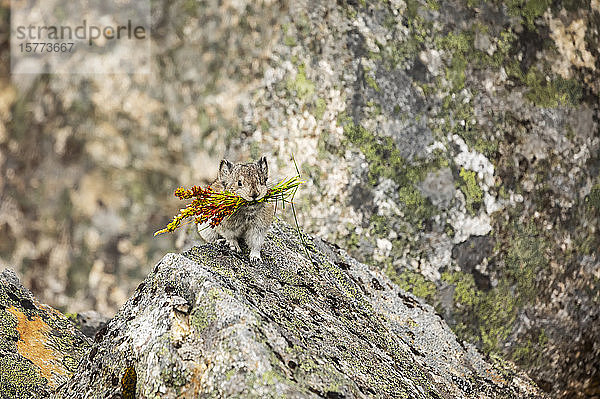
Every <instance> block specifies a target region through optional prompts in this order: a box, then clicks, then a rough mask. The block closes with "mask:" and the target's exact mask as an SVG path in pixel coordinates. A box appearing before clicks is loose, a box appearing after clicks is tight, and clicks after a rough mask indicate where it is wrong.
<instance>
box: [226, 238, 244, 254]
mask: <svg viewBox="0 0 600 399" xmlns="http://www.w3.org/2000/svg"><path fill="white" fill-rule="evenodd" d="M227 244H229V249H231V250H232V251H234V252H242V249H241V248H240V244H238V242H237V241H227Z"/></svg>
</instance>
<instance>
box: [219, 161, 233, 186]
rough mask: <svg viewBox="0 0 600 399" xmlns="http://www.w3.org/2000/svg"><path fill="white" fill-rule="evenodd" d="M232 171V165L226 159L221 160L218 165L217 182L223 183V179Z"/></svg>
mask: <svg viewBox="0 0 600 399" xmlns="http://www.w3.org/2000/svg"><path fill="white" fill-rule="evenodd" d="M231 169H233V164H232V163H231V162H229V161H228V160H226V159H223V160H221V164H220V165H219V180H221V181H223V180H224V178H225V177H226V176H227V175H229V173H230V172H231Z"/></svg>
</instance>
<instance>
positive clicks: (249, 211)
mask: <svg viewBox="0 0 600 399" xmlns="http://www.w3.org/2000/svg"><path fill="white" fill-rule="evenodd" d="M268 177H269V168H268V165H267V158H266V157H262V158H261V159H260V160H258V161H257V162H252V163H247V164H232V163H231V162H229V161H228V160H226V159H223V160H222V161H221V164H220V166H219V175H218V177H217V180H215V182H214V183H212V184H211V185H210V187H211V188H212V189H213V190H215V191H218V192H223V191H227V192H230V193H232V194H236V195H239V196H240V197H242V198H244V199H245V200H247V201H256V200H259V199H261V198H262V197H264V196H265V195H266V194H267V191H268V186H267V180H268ZM274 215H275V207H274V206H273V204H272V203H269V202H266V201H265V202H261V203H257V204H250V205H244V206H242V207H241V208H239V209H238V210H237V211H236V212H235V213H234V214H232V215H231V216H229V217H228V218H225V219H224V220H223V221H222V222H221V223H220V224H219V225H218V226H216V227H215V228H212V227H210V226H209V225H208V223H202V224H199V225H198V232H199V233H200V236H202V238H203V239H204V240H205V241H206V242H215V241H216V240H217V239H218V238H219V236H221V237H223V238H224V239H225V240H226V241H227V243H228V244H229V247H230V248H231V249H232V250H234V251H238V252H241V250H240V245H239V242H238V240H239V239H240V238H244V240H245V241H246V245H248V248H250V260H251V261H252V262H257V261H260V260H261V258H260V249H261V247H262V245H263V243H264V241H265V236H266V235H267V232H268V231H269V227H270V226H271V222H272V221H273V216H274Z"/></svg>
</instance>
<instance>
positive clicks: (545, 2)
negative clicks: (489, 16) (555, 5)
mask: <svg viewBox="0 0 600 399" xmlns="http://www.w3.org/2000/svg"><path fill="white" fill-rule="evenodd" d="M503 4H505V5H506V7H507V8H508V13H509V14H510V15H512V16H515V17H518V18H521V21H522V22H523V23H525V24H526V25H527V28H528V29H535V20H536V19H537V18H538V17H540V16H541V15H542V14H543V13H544V12H545V11H546V10H547V9H548V7H550V5H551V4H552V1H551V0H508V1H506V2H504V3H503Z"/></svg>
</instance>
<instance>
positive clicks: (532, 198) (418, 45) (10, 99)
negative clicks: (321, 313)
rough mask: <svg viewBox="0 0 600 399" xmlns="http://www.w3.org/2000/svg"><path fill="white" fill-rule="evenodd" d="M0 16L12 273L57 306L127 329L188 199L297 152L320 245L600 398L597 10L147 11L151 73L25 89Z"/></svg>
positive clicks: (287, 163) (415, 6)
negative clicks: (116, 319)
mask: <svg viewBox="0 0 600 399" xmlns="http://www.w3.org/2000/svg"><path fill="white" fill-rule="evenodd" d="M0 4H2V6H1V7H0V17H1V19H2V23H1V24H0V46H1V47H0V57H1V61H0V68H1V69H2V71H1V73H0V149H1V152H0V168H1V170H2V173H1V175H0V237H1V240H0V267H10V268H13V269H15V270H16V271H17V272H18V273H19V274H20V276H21V277H22V278H23V282H24V284H25V286H27V287H28V288H30V289H31V290H32V291H33V292H34V294H35V295H36V296H37V297H38V298H39V299H40V300H41V301H43V302H47V303H49V304H51V305H53V306H56V307H58V308H59V309H61V310H63V311H68V312H80V311H84V310H90V309H93V310H96V311H98V312H100V313H102V314H105V315H107V316H111V315H112V314H113V313H114V312H115V311H116V309H118V307H119V306H120V305H121V304H122V303H123V302H124V301H125V299H126V298H127V297H128V296H129V295H130V294H131V292H132V291H133V289H134V288H135V287H136V286H137V284H138V283H139V281H141V279H142V278H143V277H144V276H145V275H146V274H147V273H148V271H149V270H147V269H146V268H147V267H148V266H147V265H151V264H152V263H153V262H155V261H157V260H159V259H160V258H161V257H162V256H163V254H164V253H165V252H168V251H173V250H176V249H177V248H178V247H180V246H181V245H182V242H183V239H182V235H181V234H179V236H178V235H177V234H172V235H169V236H161V237H159V238H153V237H152V233H153V232H154V231H155V230H157V229H158V228H160V227H163V226H164V225H165V224H166V223H167V222H168V221H169V220H170V218H171V216H172V215H174V214H175V213H176V211H177V210H178V209H179V207H180V206H181V204H180V203H178V201H177V200H176V199H174V197H173V196H172V192H173V190H174V189H175V188H176V187H178V186H180V185H191V184H205V183H208V182H209V181H210V180H211V179H212V178H214V176H215V174H216V167H217V165H218V161H219V159H220V158H222V157H223V156H227V157H228V158H230V159H231V160H234V161H242V160H247V159H251V158H258V157H259V156H260V155H261V154H267V155H268V156H269V159H270V167H271V170H272V172H273V173H274V174H276V175H291V174H292V173H293V171H294V168H293V164H292V162H291V156H292V154H293V155H294V156H295V158H296V161H297V162H298V165H299V167H300V168H301V170H302V172H303V175H304V178H305V179H306V180H307V184H306V185H305V187H304V188H303V190H301V192H299V195H298V197H297V204H298V210H299V221H300V224H301V225H302V227H303V228H304V229H305V230H307V231H309V232H311V233H314V234H316V235H318V236H320V237H322V238H324V239H327V240H330V241H332V242H335V243H337V244H338V245H340V246H341V247H343V248H347V249H348V250H349V251H350V252H351V253H352V255H353V256H355V257H357V258H358V259H360V260H362V261H365V262H367V263H369V264H372V265H374V266H375V267H378V268H380V269H381V270H383V271H384V272H385V273H386V274H387V275H388V276H389V277H390V278H391V279H392V280H393V281H395V282H396V283H397V284H399V285H400V286H401V287H402V288H405V289H408V290H410V291H412V292H413V293H415V294H416V295H418V296H421V297H423V298H425V299H426V300H428V301H429V302H430V303H432V304H433V305H435V306H436V308H437V309H438V311H439V312H440V314H441V315H442V316H443V317H444V318H445V320H446V321H447V322H448V324H450V325H451V326H452V328H453V329H454V331H455V332H456V333H457V334H458V336H459V337H460V338H462V339H465V340H467V341H470V342H473V343H474V344H476V345H477V346H478V347H479V348H481V349H482V350H484V351H485V352H486V353H489V354H491V355H492V356H494V354H502V355H503V356H505V357H507V358H509V359H512V360H514V361H515V362H516V363H517V364H518V365H520V366H521V367H522V368H523V369H524V370H526V371H527V372H528V373H529V375H530V376H531V377H532V378H533V379H534V380H535V381H536V382H537V383H538V384H539V385H540V387H541V388H542V389H544V390H545V391H547V392H550V393H551V394H552V395H553V396H554V397H557V398H558V397H561V398H563V397H564V398H598V397H600V360H599V359H600V328H599V327H598V326H599V323H600V320H599V314H600V260H599V259H598V244H599V243H600V234H599V233H598V225H599V219H598V217H599V214H600V178H599V176H598V175H599V170H600V162H599V159H598V150H599V142H600V132H599V125H598V123H599V93H600V79H599V75H600V74H599V68H600V61H599V46H598V43H599V31H598V30H599V29H600V3H599V2H598V1H597V0H590V1H578V0H566V1H550V0H530V1H525V0H509V1H505V2H500V1H485V2H484V1H481V2H478V1H474V0H459V1H448V0H443V1H439V0H426V1H425V0H423V1H421V0H390V1H373V2H371V1H364V0H356V1H343V0H338V1H337V2H329V1H311V2H309V1H294V2H286V1H281V2H276V1H262V2H254V1H243V0H236V1H216V0H215V1H210V0H208V1H194V0H181V1H171V2H167V1H153V2H152V42H153V44H152V51H153V54H152V74H150V75H105V76H104V75H90V76H85V75H61V76H58V75H42V76H36V77H32V78H31V79H21V78H19V79H18V80H16V79H15V80H11V76H10V73H9V65H10V62H9V57H10V54H9V50H8V49H9V47H8V41H9V2H8V1H6V0H5V1H3V2H2V3H0ZM282 217H285V216H282Z"/></svg>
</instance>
